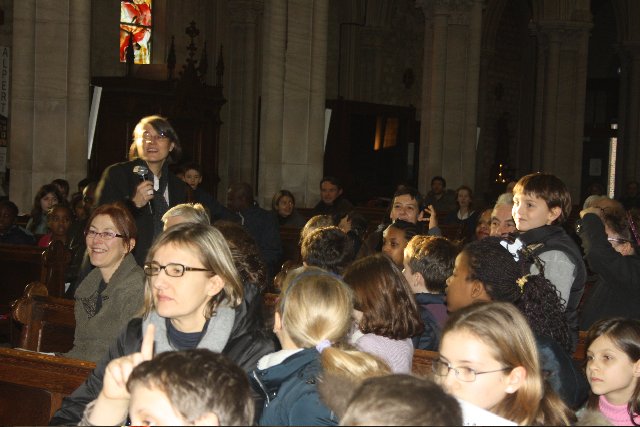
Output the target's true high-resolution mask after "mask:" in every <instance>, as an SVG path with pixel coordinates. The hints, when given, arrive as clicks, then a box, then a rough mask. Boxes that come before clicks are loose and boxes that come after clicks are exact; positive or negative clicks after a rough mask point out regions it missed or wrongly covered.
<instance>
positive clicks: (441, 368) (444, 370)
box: [431, 359, 511, 383]
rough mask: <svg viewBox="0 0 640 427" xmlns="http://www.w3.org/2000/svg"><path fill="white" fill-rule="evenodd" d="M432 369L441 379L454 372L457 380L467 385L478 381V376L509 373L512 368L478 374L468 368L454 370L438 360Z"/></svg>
mask: <svg viewBox="0 0 640 427" xmlns="http://www.w3.org/2000/svg"><path fill="white" fill-rule="evenodd" d="M431 369H432V370H433V373H434V374H436V375H438V376H440V377H446V376H447V375H449V371H453V373H454V375H455V376H456V378H457V379H459V380H460V381H464V382H466V383H472V382H474V381H475V380H476V375H482V374H492V373H494V372H503V371H508V370H510V369H511V368H502V369H496V370H493V371H484V372H477V371H476V370H475V369H471V368H466V367H459V368H454V367H452V366H451V365H450V364H449V363H447V362H445V361H444V360H441V359H438V360H434V361H433V364H432V365H431Z"/></svg>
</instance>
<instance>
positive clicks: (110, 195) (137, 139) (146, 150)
mask: <svg viewBox="0 0 640 427" xmlns="http://www.w3.org/2000/svg"><path fill="white" fill-rule="evenodd" d="M133 142H134V144H135V147H134V154H137V157H138V158H136V159H133V160H130V161H128V162H123V163H117V164H115V165H112V166H109V167H108V168H107V169H106V170H105V172H104V174H103V175H102V179H101V181H100V184H98V188H97V190H96V199H97V201H96V204H97V205H98V206H99V205H103V204H105V203H112V202H115V201H122V202H125V203H126V204H127V207H128V208H129V210H130V211H131V213H132V214H133V217H134V218H135V221H136V226H137V227H138V242H137V245H136V248H135V251H134V253H133V255H134V256H135V258H136V261H137V262H138V264H139V265H142V264H143V263H144V260H145V258H146V256H147V252H148V251H149V248H150V247H151V243H152V242H153V240H154V238H155V237H157V236H158V235H159V234H160V233H162V228H163V223H162V216H163V215H164V214H165V212H167V210H169V208H170V207H172V206H175V205H177V204H180V203H185V202H186V201H187V184H185V183H184V182H183V181H181V180H180V179H178V178H177V177H176V176H175V175H174V174H172V173H171V172H170V171H169V161H170V160H171V161H177V160H178V159H179V158H180V153H181V151H182V150H181V148H180V141H179V140H178V135H177V134H176V132H175V130H174V129H173V127H171V124H170V123H169V122H168V121H167V119H165V118H164V117H160V116H148V117H145V118H143V119H142V120H140V122H138V124H137V125H136V127H135V129H134V130H133Z"/></svg>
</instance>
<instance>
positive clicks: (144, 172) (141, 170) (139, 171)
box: [133, 166, 153, 215]
mask: <svg viewBox="0 0 640 427" xmlns="http://www.w3.org/2000/svg"><path fill="white" fill-rule="evenodd" d="M133 173H135V174H136V175H138V178H140V182H143V181H146V180H147V176H148V175H149V168H148V167H146V166H135V167H134V168H133ZM147 206H149V213H150V214H151V215H153V208H152V207H151V202H148V203H147Z"/></svg>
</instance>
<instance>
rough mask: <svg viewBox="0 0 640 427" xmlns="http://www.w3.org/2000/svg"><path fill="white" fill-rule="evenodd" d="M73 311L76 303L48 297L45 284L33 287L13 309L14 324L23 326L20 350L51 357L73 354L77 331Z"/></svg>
mask: <svg viewBox="0 0 640 427" xmlns="http://www.w3.org/2000/svg"><path fill="white" fill-rule="evenodd" d="M73 310H74V301H73V300H69V299H64V298H56V297H49V296H47V288H46V287H45V286H44V285H43V284H42V283H40V282H33V283H30V284H29V285H27V287H26V288H25V291H24V295H23V296H22V297H20V298H19V299H18V300H17V301H16V302H15V303H14V304H13V306H12V309H11V315H12V318H13V320H14V321H15V322H17V323H19V324H21V325H22V331H21V333H20V339H19V341H18V343H17V347H20V348H23V349H26V350H31V351H41V352H51V353H65V352H67V351H69V350H71V348H73V340H74V333H75V327H76V320H75V316H74V311H73Z"/></svg>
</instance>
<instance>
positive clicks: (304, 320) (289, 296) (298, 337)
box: [250, 267, 389, 425]
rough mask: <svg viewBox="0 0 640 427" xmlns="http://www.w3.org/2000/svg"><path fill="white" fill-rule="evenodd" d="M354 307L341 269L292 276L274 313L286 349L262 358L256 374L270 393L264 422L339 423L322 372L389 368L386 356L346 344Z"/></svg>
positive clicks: (254, 379)
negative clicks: (323, 389) (327, 401)
mask: <svg viewBox="0 0 640 427" xmlns="http://www.w3.org/2000/svg"><path fill="white" fill-rule="evenodd" d="M352 311H353V299H352V293H351V291H350V289H349V287H348V286H347V285H346V284H345V283H344V282H343V281H342V280H341V279H340V278H339V277H338V276H336V275H335V274H332V273H328V272H326V271H324V270H322V269H319V268H315V267H305V268H302V269H297V270H294V271H293V272H291V273H290V274H289V275H288V276H287V278H286V280H285V283H284V286H283V289H282V293H281V294H280V299H279V300H278V304H277V307H276V313H275V316H274V317H275V319H274V331H275V333H276V335H277V337H278V340H279V341H280V344H281V345H282V350H281V351H278V352H276V353H272V354H268V355H266V356H264V357H263V358H261V359H260V361H259V362H258V368H257V369H256V370H255V371H253V373H252V374H251V375H250V380H251V383H252V385H253V388H254V390H255V391H256V392H257V393H258V394H260V395H261V396H262V397H263V398H264V399H265V405H264V408H263V410H262V415H261V417H260V420H259V422H258V424H259V425H335V424H337V421H338V420H337V419H336V417H335V414H334V413H333V412H332V411H331V410H329V409H328V408H327V407H326V406H325V405H324V403H322V402H321V401H320V397H319V395H318V390H317V382H318V377H319V376H320V375H322V374H323V373H326V374H335V375H340V376H342V377H347V378H349V379H352V380H362V379H364V378H366V377H370V376H375V375H386V374H388V373H389V368H388V367H387V366H386V365H385V364H384V363H383V362H382V361H381V360H379V359H377V358H375V357H373V356H371V355H368V354H366V353H362V352H359V351H354V350H351V349H350V348H348V347H346V346H345V345H344V341H345V336H346V335H347V333H348V332H349V328H350V326H351V313H352Z"/></svg>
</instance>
